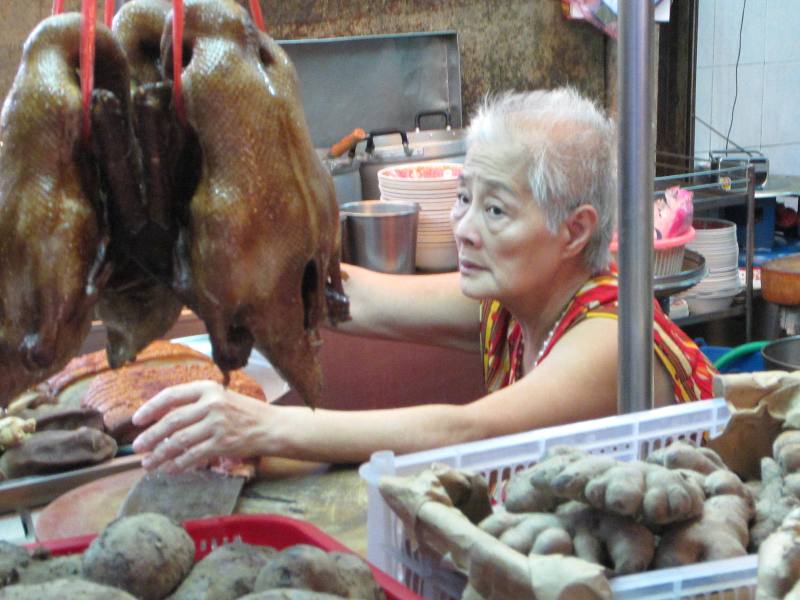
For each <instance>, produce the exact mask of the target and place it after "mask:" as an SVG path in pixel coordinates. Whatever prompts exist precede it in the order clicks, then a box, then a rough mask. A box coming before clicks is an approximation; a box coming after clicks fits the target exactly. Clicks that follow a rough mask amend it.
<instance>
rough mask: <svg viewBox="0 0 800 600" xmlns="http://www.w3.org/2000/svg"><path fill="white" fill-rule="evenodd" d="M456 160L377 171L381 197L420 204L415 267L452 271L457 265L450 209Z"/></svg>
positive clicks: (458, 168) (457, 171)
mask: <svg viewBox="0 0 800 600" xmlns="http://www.w3.org/2000/svg"><path fill="white" fill-rule="evenodd" d="M461 169H462V165H460V164H457V163H412V164H404V165H397V166H393V167H386V168H384V169H381V170H380V171H378V187H379V188H380V191H381V200H387V201H392V200H403V201H406V202H416V203H417V204H419V208H420V212H419V226H418V230H417V231H418V233H417V268H418V269H421V270H423V271H452V270H455V269H456V268H457V266H458V250H457V248H456V242H455V238H454V237H453V229H452V227H451V226H450V210H451V209H452V208H453V204H454V203H455V201H456V197H457V194H456V190H457V189H458V176H459V175H460V174H461Z"/></svg>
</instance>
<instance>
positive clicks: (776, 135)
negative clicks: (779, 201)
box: [762, 31, 800, 174]
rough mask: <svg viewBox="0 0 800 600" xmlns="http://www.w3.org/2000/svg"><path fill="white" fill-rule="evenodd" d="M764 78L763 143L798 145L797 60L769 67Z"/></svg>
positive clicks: (799, 90)
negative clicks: (796, 143)
mask: <svg viewBox="0 0 800 600" xmlns="http://www.w3.org/2000/svg"><path fill="white" fill-rule="evenodd" d="M797 43H798V44H799V45H800V31H798V41H797ZM764 75H765V77H764V117H763V131H764V133H763V136H762V143H763V144H789V143H794V142H800V61H797V62H792V63H771V64H768V65H766V67H765V73H764ZM797 174H800V172H798V173H797Z"/></svg>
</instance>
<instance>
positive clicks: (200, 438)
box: [134, 319, 617, 469]
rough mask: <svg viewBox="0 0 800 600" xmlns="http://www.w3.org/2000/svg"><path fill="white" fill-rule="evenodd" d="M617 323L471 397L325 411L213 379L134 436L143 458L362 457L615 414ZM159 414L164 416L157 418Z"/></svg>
mask: <svg viewBox="0 0 800 600" xmlns="http://www.w3.org/2000/svg"><path fill="white" fill-rule="evenodd" d="M616 334H617V330H616V322H615V321H613V320H609V319H590V320H587V321H584V322H583V323H581V324H580V325H579V326H577V327H576V328H575V329H574V330H572V331H570V332H569V333H567V334H566V335H565V336H564V337H563V338H562V339H561V340H560V341H559V343H558V344H557V345H556V346H555V347H554V349H553V351H552V352H551V354H550V355H549V356H548V357H547V359H546V360H545V361H544V362H542V364H541V365H540V366H539V367H538V368H536V369H535V370H534V371H532V372H531V373H530V374H528V375H527V376H525V377H524V378H522V379H521V380H520V381H518V382H516V383H515V384H513V385H511V386H509V387H507V388H504V389H502V390H499V391H497V392H494V393H492V394H489V395H487V396H484V397H483V398H481V399H479V400H476V401H474V402H472V403H471V404H467V405H464V406H457V405H447V404H430V405H423V406H415V407H409V408H398V409H386V410H368V411H328V410H320V409H317V410H313V411H312V410H311V409H309V408H305V407H284V406H275V405H265V404H264V403H261V402H257V401H255V400H253V399H251V398H246V397H243V396H240V395H238V394H234V393H232V392H226V391H225V390H223V388H222V387H221V386H219V385H217V384H213V383H210V382H200V383H191V384H186V385H182V386H176V387H174V388H169V389H167V390H165V391H163V392H161V393H160V394H158V395H157V396H156V397H154V398H153V399H152V400H151V401H149V402H148V403H147V404H146V405H145V406H143V407H142V408H141V409H139V411H137V413H136V415H134V423H135V424H136V425H139V426H145V425H149V424H151V423H153V422H155V421H158V422H157V423H155V425H153V426H152V427H151V428H150V429H148V430H147V431H146V432H144V433H142V434H141V435H140V436H139V438H137V440H136V442H135V443H134V448H135V449H136V451H137V452H147V451H151V450H152V451H153V453H152V455H151V456H150V457H149V459H147V460H146V461H145V463H144V464H145V466H146V467H148V468H155V467H157V466H159V465H161V464H163V463H168V464H169V462H170V461H173V460H174V461H175V466H176V467H177V468H179V469H184V468H188V467H190V466H195V465H199V464H203V463H204V462H206V461H207V460H208V459H209V458H211V457H213V456H217V455H223V456H239V457H245V456H252V455H273V456H282V457H286V458H296V459H303V460H317V461H325V462H361V461H365V460H367V459H369V456H370V455H371V454H372V452H375V451H377V450H386V449H389V450H394V451H395V452H397V453H401V454H402V453H408V452H414V451H418V450H426V449H430V448H436V447H441V446H448V445H451V444H456V443H461V442H469V441H474V440H477V439H483V438H488V437H493V436H498V435H505V434H510V433H517V432H521V431H527V430H530V429H535V428H539V427H546V426H550V425H557V424H561V423H568V422H572V421H579V420H584V419H593V418H597V417H602V416H607V415H612V414H615V412H616V392H617V388H616V381H617V351H616V347H617V337H616ZM159 419H160V420H159Z"/></svg>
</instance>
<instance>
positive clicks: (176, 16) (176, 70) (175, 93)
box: [172, 0, 187, 127]
mask: <svg viewBox="0 0 800 600" xmlns="http://www.w3.org/2000/svg"><path fill="white" fill-rule="evenodd" d="M182 69H183V0H172V103H173V105H174V106H175V113H176V114H177V115H178V121H180V123H181V124H182V125H183V126H184V127H185V126H186V124H187V120H186V108H185V107H184V105H183V87H182V86H181V70H182Z"/></svg>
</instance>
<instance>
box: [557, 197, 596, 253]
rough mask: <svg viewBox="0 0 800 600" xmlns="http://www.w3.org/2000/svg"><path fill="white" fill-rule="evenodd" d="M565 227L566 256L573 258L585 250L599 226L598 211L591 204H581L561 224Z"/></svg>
mask: <svg viewBox="0 0 800 600" xmlns="http://www.w3.org/2000/svg"><path fill="white" fill-rule="evenodd" d="M561 227H562V228H563V235H564V241H565V242H566V243H565V245H564V257H565V258H571V257H573V256H577V255H579V254H580V253H581V252H583V249H584V248H585V247H586V244H588V243H589V238H591V237H592V233H594V230H595V228H596V227H597V211H596V210H595V208H594V207H593V206H591V205H589V204H581V205H580V206H579V207H578V208H576V209H575V210H573V211H572V212H571V213H570V215H569V216H568V217H567V218H566V219H565V220H564V222H563V223H562V224H561Z"/></svg>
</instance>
